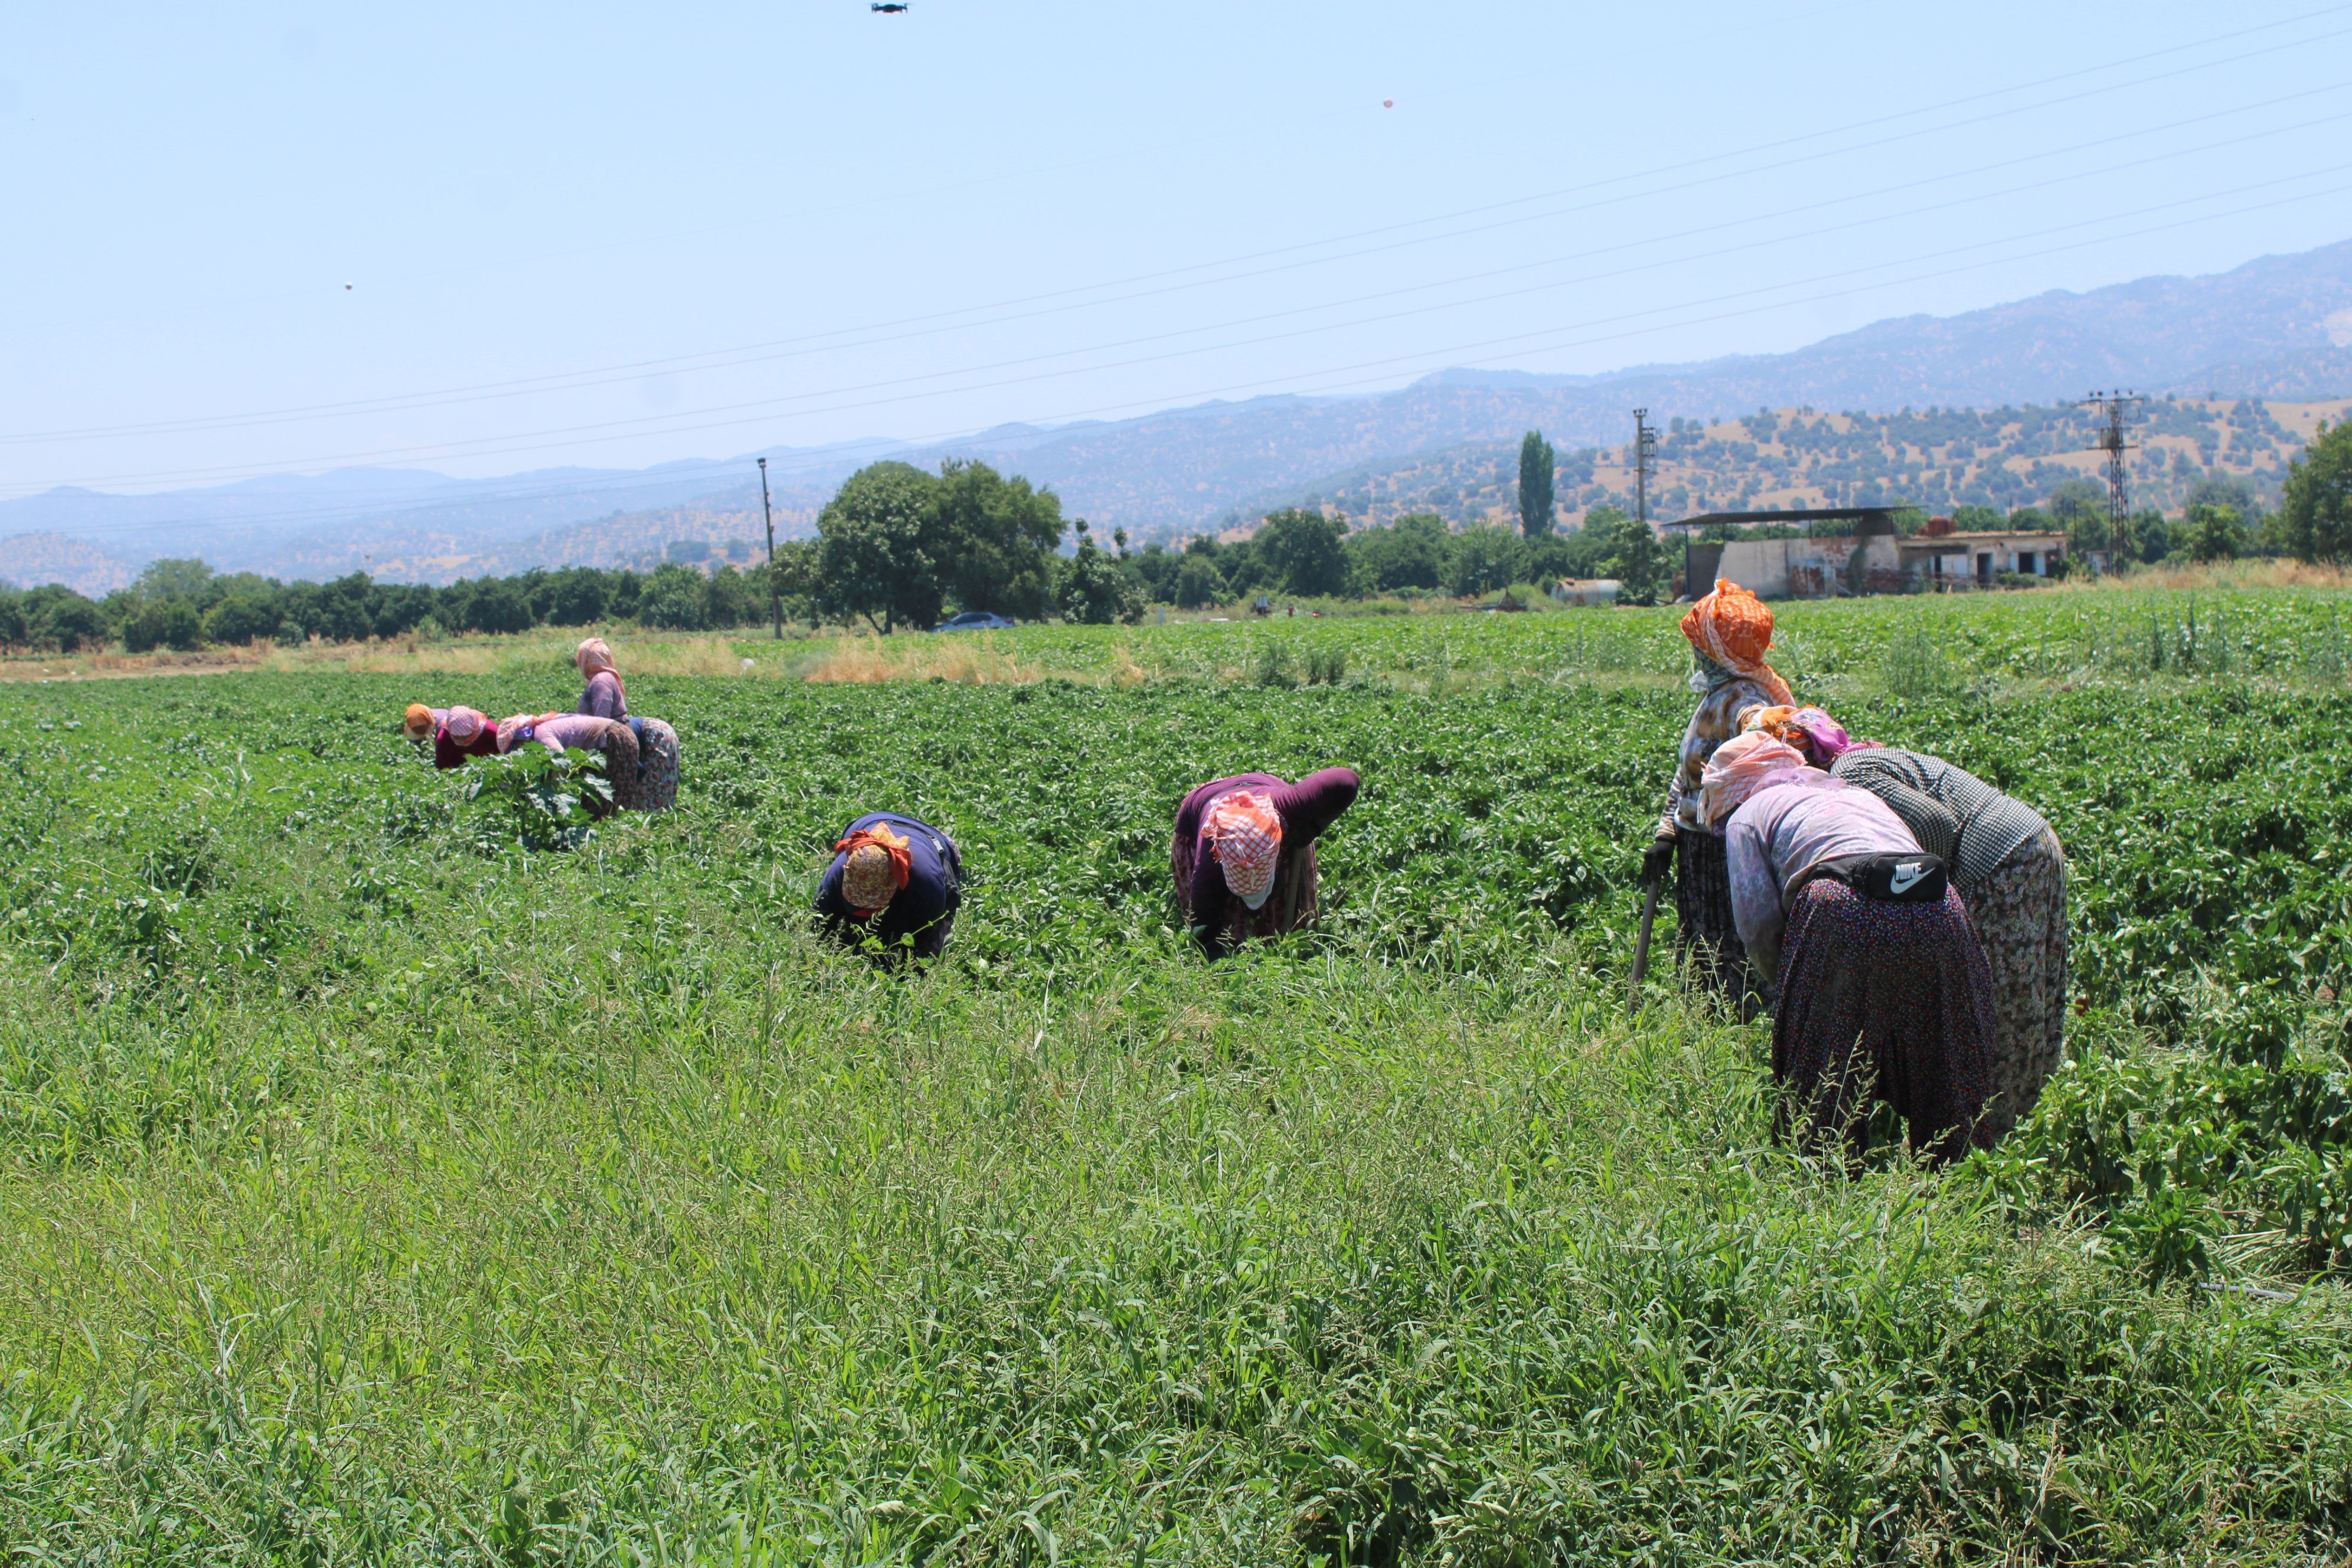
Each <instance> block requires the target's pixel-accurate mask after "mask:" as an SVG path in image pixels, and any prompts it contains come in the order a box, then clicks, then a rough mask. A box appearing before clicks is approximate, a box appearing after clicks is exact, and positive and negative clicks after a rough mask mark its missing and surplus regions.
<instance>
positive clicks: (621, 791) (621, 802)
mask: <svg viewBox="0 0 2352 1568" xmlns="http://www.w3.org/2000/svg"><path fill="white" fill-rule="evenodd" d="M532 742H538V743H539V744H541V745H542V746H545V747H546V748H547V749H548V750H549V751H551V752H554V753H555V754H556V755H557V756H559V757H560V756H562V754H563V753H564V752H567V751H573V750H577V751H583V752H595V753H596V754H597V755H598V756H600V757H602V758H604V782H605V784H607V785H608V786H609V787H610V788H611V790H612V794H613V798H612V803H611V805H606V804H605V803H604V802H603V801H600V800H596V799H595V798H594V797H593V796H592V797H591V798H590V804H589V807H588V809H589V811H590V813H591V814H592V815H594V816H606V815H608V814H609V813H610V812H611V811H612V810H613V809H614V808H618V809H621V810H624V811H635V810H639V809H641V808H640V807H639V805H638V804H637V737H636V732H635V731H633V730H631V729H630V728H629V727H628V726H627V725H626V724H624V723H622V722H620V721H618V720H614V719H599V718H595V717H593V716H592V715H589V714H585V713H538V714H530V713H518V714H516V715H515V716H514V717H513V718H511V719H508V720H504V721H501V722H500V723H499V751H501V752H511V751H513V750H514V749H515V748H516V747H518V746H527V745H530V743H532Z"/></svg>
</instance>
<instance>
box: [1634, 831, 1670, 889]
mask: <svg viewBox="0 0 2352 1568" xmlns="http://www.w3.org/2000/svg"><path fill="white" fill-rule="evenodd" d="M1674 863H1675V830H1674V829H1673V828H1672V827H1671V826H1668V827H1661V828H1659V829H1658V836H1657V837H1655V838H1653V839H1652V840H1650V847H1648V848H1647V849H1645V850H1643V852H1642V880H1643V881H1645V882H1655V881H1660V880H1663V879H1664V877H1665V874H1666V868H1667V867H1669V866H1671V865H1673V864H1674Z"/></svg>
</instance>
